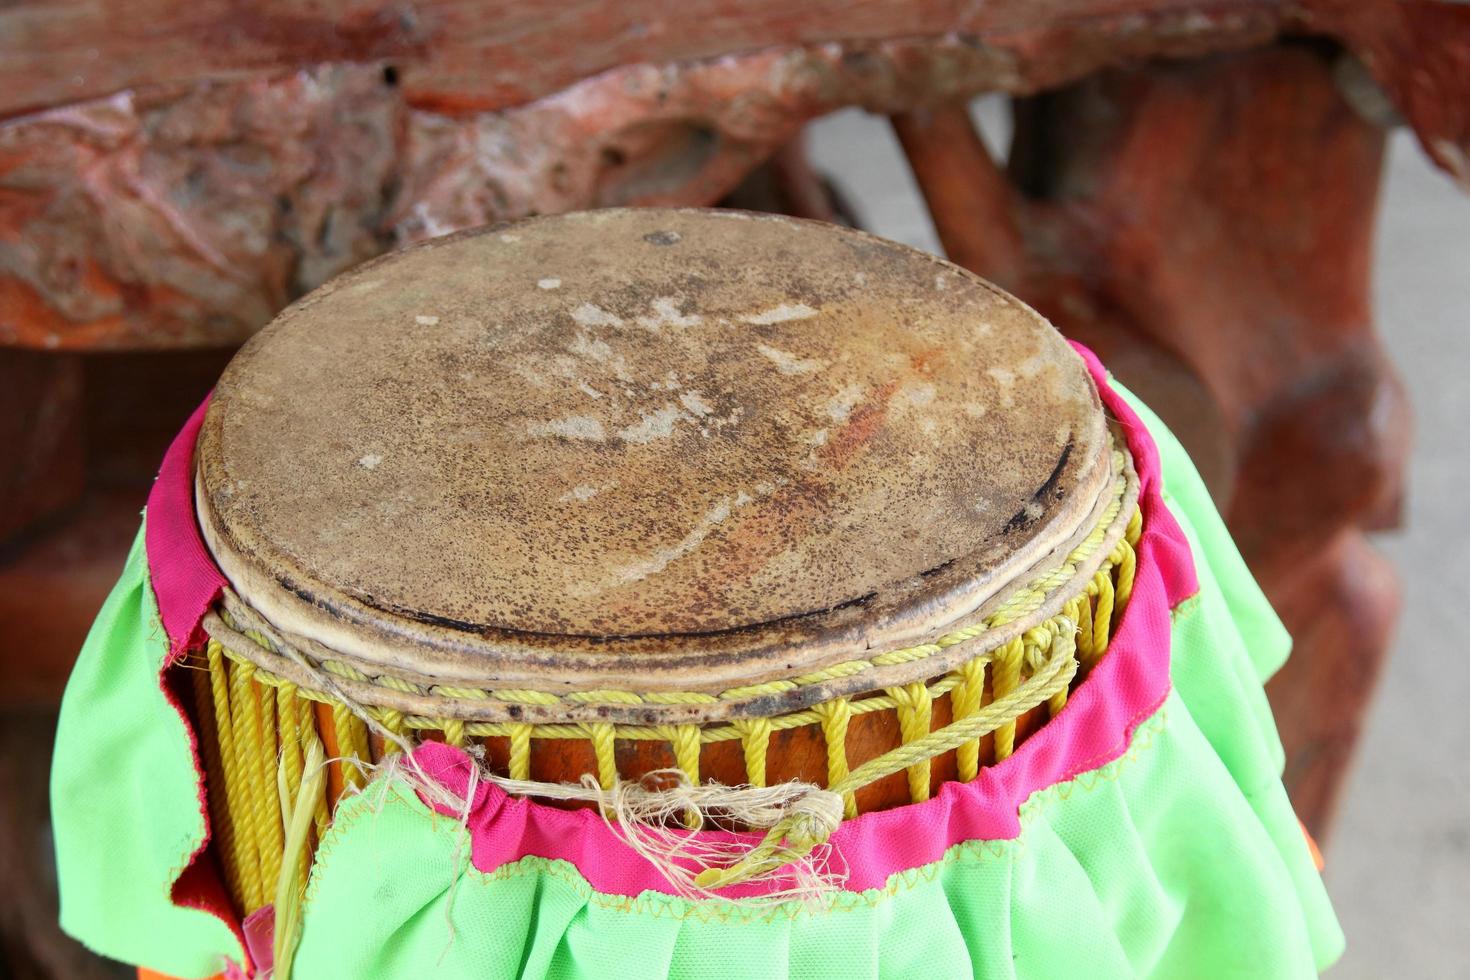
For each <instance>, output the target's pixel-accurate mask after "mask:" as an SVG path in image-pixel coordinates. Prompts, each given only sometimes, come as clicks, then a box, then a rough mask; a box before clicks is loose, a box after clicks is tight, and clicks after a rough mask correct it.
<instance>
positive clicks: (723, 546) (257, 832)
mask: <svg viewBox="0 0 1470 980" xmlns="http://www.w3.org/2000/svg"><path fill="white" fill-rule="evenodd" d="M197 461H198V462H197V481H196V503H197V509H198V515H199V521H200V525H201V528H202V530H203V532H204V538H205V540H206V542H207V543H208V546H209V549H210V551H211V552H212V554H213V556H214V558H215V560H216V561H217V563H218V565H219V567H220V568H221V569H222V570H223V572H224V573H225V575H226V577H227V578H228V579H229V582H230V585H231V588H230V590H228V591H227V592H226V594H225V596H224V598H223V600H222V601H221V603H220V604H219V607H218V608H217V609H216V610H215V612H214V613H213V614H211V615H210V616H209V617H208V618H207V619H206V621H205V627H206V629H207V631H208V632H209V634H210V637H211V642H210V643H209V644H208V647H207V650H206V653H205V654H204V655H203V657H202V663H201V666H204V667H205V668H207V669H206V670H202V671H197V672H196V674H195V676H196V694H197V703H196V706H195V707H196V711H197V715H198V718H197V721H198V723H199V726H200V731H201V741H202V744H203V748H202V752H203V756H204V759H205V765H206V768H207V770H208V774H209V778H210V785H209V798H210V801H211V811H212V814H213V816H214V820H215V824H216V826H217V827H219V828H220V829H221V833H220V834H219V837H218V845H217V846H218V848H219V851H220V856H221V859H222V863H223V865H224V866H225V869H226V873H227V874H226V876H227V878H228V880H229V885H230V888H231V890H232V892H233V893H234V898H235V900H236V901H237V902H238V904H239V905H240V906H241V907H242V909H243V911H246V912H249V911H251V910H252V909H254V908H258V907H260V906H262V905H264V904H268V903H269V901H270V896H271V895H272V894H273V887H274V882H275V880H276V877H277V876H278V875H279V873H280V869H281V866H282V863H283V862H284V863H286V864H287V865H288V867H291V868H294V869H296V870H297V871H298V872H299V873H300V874H304V873H305V868H306V865H307V859H306V858H305V857H302V856H298V855H292V856H290V857H283V855H284V854H285V842H286V839H287V837H288V836H289V833H288V826H287V825H288V823H289V820H288V819H287V817H286V816H283V814H286V815H288V814H289V812H290V810H291V809H292V808H293V807H294V805H295V803H296V797H298V796H299V794H300V787H301V786H302V785H304V783H303V771H304V767H305V764H306V760H307V758H308V755H307V751H306V748H305V746H307V745H309V743H310V741H311V739H312V738H313V737H314V736H315V737H319V738H320V740H321V742H322V743H323V744H324V746H325V750H326V753H327V754H328V755H330V756H332V757H334V758H336V759H338V760H339V761H337V762H334V763H333V765H332V769H331V773H332V775H331V780H330V784H329V785H328V786H327V787H326V790H325V792H323V793H321V795H320V799H316V800H312V801H309V804H310V805H311V806H312V807H314V809H315V810H316V814H315V817H316V830H315V835H320V833H321V832H322V829H323V827H324V825H325V823H326V822H327V821H328V820H329V819H330V806H331V801H332V800H334V799H335V798H336V796H337V794H339V793H340V792H341V791H342V789H343V788H344V786H347V785H352V784H359V785H360V784H362V783H363V782H364V781H365V780H366V779H367V778H368V774H367V772H366V770H364V769H360V768H358V767H357V766H355V765H353V764H352V761H351V760H353V759H354V758H355V759H356V760H361V761H362V762H365V763H371V762H377V761H380V760H381V759H383V758H384V756H385V755H386V754H387V753H390V752H392V751H395V750H396V748H397V747H398V745H399V744H400V742H399V740H400V739H402V740H406V741H408V742H412V741H415V740H418V739H423V738H432V739H440V740H443V741H447V742H449V743H452V744H457V745H461V746H466V747H473V746H475V745H483V747H484V761H485V763H486V765H487V767H488V770H489V771H490V772H492V773H497V774H499V775H504V776H508V777H511V778H514V779H519V780H534V781H537V782H541V783H548V784H550V783H577V782H578V781H579V780H581V779H582V778H583V777H585V776H591V777H593V778H594V779H595V780H596V782H597V783H598V784H600V785H601V786H603V787H605V788H606V787H611V786H613V785H614V784H616V783H617V782H618V781H620V780H637V779H640V778H641V777H643V776H645V775H646V774H649V773H651V772H654V771H656V770H663V769H676V770H681V771H682V772H683V773H684V775H685V776H687V778H688V779H689V780H690V781H692V782H695V783H700V782H703V783H720V784H724V785H728V786H736V785H743V784H751V785H756V786H760V785H767V784H774V783H777V782H783V781H788V780H799V781H802V782H806V783H812V784H815V785H817V786H825V787H836V786H842V787H846V789H844V798H845V810H846V813H847V815H848V816H852V815H855V814H857V813H859V812H862V811H868V810H877V809H884V808H889V807H893V806H898V805H902V804H905V803H909V802H916V801H921V800H924V799H927V798H928V797H929V796H930V794H931V793H933V792H935V791H936V790H937V788H938V787H939V786H940V785H941V784H942V783H943V782H946V781H950V780H969V779H973V778H975V776H976V773H977V772H978V770H979V769H980V767H982V766H984V765H987V764H989V763H992V762H994V761H995V760H998V759H1003V758H1005V757H1006V756H1007V755H1009V754H1010V753H1011V751H1012V750H1013V748H1014V746H1015V744H1016V742H1017V740H1018V739H1020V738H1023V737H1024V736H1025V734H1026V733H1027V732H1028V731H1029V730H1031V729H1033V728H1034V727H1035V726H1037V725H1040V724H1044V722H1045V720H1046V719H1047V717H1048V716H1049V715H1050V714H1054V713H1055V712H1057V711H1059V710H1061V708H1062V707H1063V705H1064V704H1065V702H1066V696H1067V691H1068V688H1069V682H1070V684H1072V685H1075V683H1076V680H1077V679H1079V678H1080V677H1081V676H1082V675H1084V674H1085V672H1086V670H1087V668H1088V667H1089V666H1090V665H1091V664H1092V663H1093V662H1094V661H1095V660H1096V658H1097V657H1098V656H1100V655H1101V654H1102V653H1103V652H1104V650H1105V649H1106V647H1107V643H1108V637H1109V634H1110V631H1111V629H1112V628H1113V625H1114V623H1115V621H1116V617H1117V615H1118V614H1119V613H1120V612H1121V609H1122V608H1123V606H1124V604H1125V603H1126V602H1127V598H1128V594H1129V591H1130V589H1131V583H1132V576H1133V551H1132V544H1133V543H1134V542H1136V541H1137V538H1138V534H1139V521H1138V513H1137V481H1136V477H1135V475H1134V472H1133V468H1132V462H1131V460H1130V459H1129V457H1128V455H1127V452H1126V450H1125V449H1124V448H1123V445H1122V441H1121V439H1117V438H1115V436H1114V433H1113V432H1112V431H1111V428H1110V423H1109V421H1108V419H1107V418H1106V416H1105V413H1104V412H1103V410H1102V407H1101V404H1100V401H1099V398H1098V394H1097V391H1096V389H1095V387H1094V385H1093V383H1092V381H1091V379H1090V377H1089V376H1088V374H1087V371H1086V369H1085V367H1084V365H1083V363H1082V361H1081V359H1080V358H1079V357H1078V356H1077V355H1076V354H1075V353H1074V352H1073V351H1072V350H1071V349H1070V348H1069V347H1068V346H1067V344H1066V343H1065V342H1064V341H1063V340H1062V338H1061V337H1060V336H1059V335H1057V334H1056V332H1055V331H1054V330H1052V328H1051V327H1050V326H1049V325H1047V324H1046V323H1045V321H1043V320H1042V319H1041V318H1040V317H1039V316H1038V315H1037V314H1035V313H1034V312H1033V311H1031V310H1030V309H1029V308H1027V307H1025V306H1024V305H1022V304H1021V303H1019V302H1017V301H1016V300H1014V299H1012V298H1011V297H1009V296H1007V295H1005V294H1004V293H1001V292H1000V291H998V290H996V289H994V288H993V287H991V286H989V285H988V284H986V283H984V282H982V281H980V280H978V279H976V278H975V277H973V276H971V275H969V274H968V273H966V272H964V271H962V270H960V269H958V268H956V267H954V266H952V265H950V264H948V263H946V262H943V261H940V260H938V259H935V258H933V257H931V256H928V255H925V254H923V253H920V252H917V251H915V250H912V249H909V248H905V247H903V246H899V245H896V244H893V243H890V242H885V241H882V240H879V239H876V238H873V237H871V236H867V235H864V234H861V233H857V232H852V231H848V230H844V229H839V228H835V227H831V226H826V225H819V224H815V223H809V222H801V221H795V220H792V219H788V218H781V217H774V216H767V215H752V214H744V213H739V212H713V211H670V210H615V211H602V212H589V213H585V214H574V215H566V216H560V217H555V218H540V219H533V220H530V221H526V222H522V223H519V224H516V225H511V226H506V227H503V228H497V229H491V230H487V231H481V232H474V233H470V234H462V235H456V236H451V237H449V238H445V239H439V240H435V241H432V242H428V243H425V244H423V245H419V246H415V247H413V248H409V249H406V250H404V251H402V252H399V253H396V254H394V255H391V256H388V257H386V258H384V259H380V260H378V261H375V262H371V263H368V264H367V265H364V266H362V267H360V268H358V269H357V270H355V271H353V272H351V273H349V274H347V275H345V276H343V277H341V278H339V279H337V280H335V281H333V282H332V283H330V284H329V285H327V286H325V287H323V288H322V289H320V290H318V291H316V292H314V293H313V294H311V295H310V296H308V297H307V298H305V299H304V300H302V301H300V302H299V303H297V304H296V305H294V306H293V307H291V308H290V309H288V310H287V311H285V312H284V313H283V314H281V316H280V317H278V318H277V319H276V321H275V322H274V323H273V324H272V325H271V326H269V327H268V328H267V329H266V330H264V331H262V332H261V333H260V334H259V335H258V336H257V337H256V338H255V339H254V340H252V341H251V342H250V343H249V344H247V345H246V347H245V348H244V349H243V350H242V351H241V353H240V354H239V356H238V357H237V358H236V359H235V361H234V362H233V363H232V364H231V366H230V368H229V369H228V370H227V372H226V373H225V375H224V377H223V379H222V380H221V382H220V385H219V387H218V389H217V391H216V393H215V395H214V399H213V401H212V403H211V405H210V408H209V411H208V414H207V416H206V419H205V422H204V427H203V430H202V434H201V437H200V441H199V445H198V453H197ZM966 719H969V720H970V727H969V728H966V729H964V730H963V732H962V734H966V735H967V736H968V737H965V738H963V739H959V738H952V739H949V741H945V736H944V735H943V733H952V732H955V731H957V730H958V729H956V728H955V726H956V725H957V724H959V723H961V722H964V721H965V720H966ZM976 719H988V720H987V721H986V723H985V724H984V725H977V723H976V721H975V720H976ZM369 726H371V728H370V727H369ZM905 747H907V748H908V749H909V750H910V751H909V754H908V755H907V756H904V757H903V758H902V759H901V760H900V761H902V762H903V763H904V764H903V765H902V766H901V768H899V769H896V770H895V769H893V768H892V766H891V765H888V766H886V767H880V768H884V769H885V770H886V771H884V772H882V773H881V775H879V776H878V777H877V778H874V779H872V780H870V781H866V782H864V781H863V780H862V779H861V778H859V777H860V776H861V775H862V774H863V773H866V772H868V771H870V770H872V771H877V770H873V768H872V767H873V766H874V765H875V764H876V762H877V761H882V760H889V761H891V760H892V759H894V758H895V755H894V753H895V752H897V751H898V750H900V749H903V748H905ZM865 767H867V768H865ZM308 844H309V842H308Z"/></svg>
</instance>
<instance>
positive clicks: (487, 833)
mask: <svg viewBox="0 0 1470 980" xmlns="http://www.w3.org/2000/svg"><path fill="white" fill-rule="evenodd" d="M1076 346H1077V350H1078V352H1079V353H1080V354H1081V355H1082V357H1083V359H1084V360H1085V361H1086V362H1087V366H1088V369H1089V370H1090V371H1091V372H1092V375H1093V378H1094V379H1095V380H1096V382H1097V385H1098V389H1099V391H1100V392H1101V394H1102V400H1103V404H1104V405H1105V406H1106V407H1107V409H1108V411H1109V412H1111V413H1112V414H1113V416H1114V417H1115V418H1116V419H1118V421H1119V423H1120V424H1121V425H1122V428H1123V430H1124V432H1125V434H1126V436H1125V437H1126V438H1127V440H1128V446H1129V449H1130V450H1132V452H1133V456H1134V463H1135V465H1136V466H1137V468H1138V474H1139V481H1140V503H1141V506H1142V508H1143V514H1144V531H1143V536H1142V538H1141V539H1140V541H1139V544H1138V566H1137V573H1136V578H1135V582H1134V586H1133V596H1132V598H1131V599H1130V600H1129V603H1128V608H1127V610H1126V611H1125V613H1124V615H1123V617H1122V621H1121V622H1120V623H1119V626H1118V630H1117V632H1116V633H1115V634H1114V637H1113V640H1112V643H1111V644H1110V646H1109V648H1108V654H1107V656H1105V657H1104V658H1103V659H1102V661H1101V662H1100V663H1099V664H1098V665H1097V667H1096V668H1094V669H1093V671H1092V673H1091V674H1090V675H1089V676H1088V678H1087V680H1086V681H1085V682H1084V683H1083V684H1082V685H1080V686H1079V687H1078V689H1077V690H1076V691H1075V692H1074V693H1073V694H1072V696H1071V697H1070V698H1069V699H1068V701H1067V707H1066V709H1065V710H1064V711H1063V712H1062V713H1061V714H1060V715H1058V716H1057V717H1056V718H1055V719H1053V720H1052V721H1050V722H1048V723H1047V724H1046V725H1044V726H1043V727H1042V728H1041V729H1040V730H1039V731H1038V732H1036V733H1035V734H1033V735H1032V736H1031V737H1030V738H1028V739H1026V741H1025V742H1023V743H1022V744H1021V746H1020V747H1019V748H1018V749H1017V750H1016V752H1015V754H1014V755H1012V756H1011V757H1010V758H1008V759H1006V760H1005V761H1003V762H1001V763H999V764H997V765H994V766H988V767H985V768H982V769H981V771H980V775H979V777H978V778H976V779H975V780H974V781H972V782H969V783H953V782H952V783H946V784H945V785H944V786H943V787H942V788H941V789H940V791H939V793H938V794H937V795H936V796H935V797H934V798H933V799H931V800H928V801H927V802H924V803H917V804H911V805H909V806H903V807H899V808H896V809H893V810H883V811H879V812H875V813H865V814H862V815H860V816H858V817H857V818H856V819H853V820H849V821H846V822H845V823H843V824H842V826H841V827H840V828H838V830H837V832H836V833H835V834H833V835H832V840H831V843H832V847H833V852H834V854H835V855H837V857H835V858H834V865H833V866H834V867H837V868H840V867H842V866H843V865H844V864H845V866H846V867H847V870H848V877H847V880H846V882H845V884H844V886H843V887H845V888H846V889H848V890H851V891H864V890H867V889H870V888H881V887H883V886H884V885H885V884H886V882H887V880H888V878H889V877H890V876H892V875H893V874H895V873H898V872H901V871H905V870H908V869H910V868H915V867H919V866H921V865H926V864H931V863H933V862H935V861H938V860H939V859H940V858H941V857H943V855H944V852H945V851H946V850H948V849H949V848H950V847H952V846H954V845H955V844H958V843H961V842H964V841H972V840H1009V839H1012V838H1015V837H1017V836H1018V835H1019V834H1020V832H1021V825H1020V819H1019V810H1020V807H1021V804H1022V803H1023V802H1025V800H1026V799H1027V798H1028V797H1029V796H1031V794H1033V793H1035V792H1036V791H1037V790H1041V789H1045V788H1046V787H1048V786H1052V785H1054V784H1056V783H1059V782H1064V781H1066V780H1068V779H1071V778H1073V777H1075V776H1078V775H1080V774H1082V773H1084V772H1088V771H1090V770H1093V769H1097V768H1098V767H1100V766H1103V765H1105V764H1107V763H1108V762H1111V761H1112V760H1114V759H1116V758H1118V757H1119V756H1120V755H1122V753H1123V751H1124V750H1125V749H1126V748H1127V746H1128V742H1129V740H1130V739H1131V738H1132V735H1133V731H1134V729H1135V728H1136V727H1137V726H1138V724H1139V723H1140V722H1142V721H1143V720H1144V719H1146V718H1148V717H1149V716H1150V715H1152V714H1153V713H1154V712H1155V711H1157V710H1158V708H1159V706H1160V705H1161V704H1162V703H1163V701H1164V698H1165V697H1166V696H1167V695H1168V693H1169V644H1170V627H1171V619H1170V611H1171V610H1172V609H1173V607H1174V606H1176V605H1177V604H1178V603H1179V602H1181V601H1182V600H1184V599H1186V598H1188V597H1189V596H1191V595H1193V594H1194V593H1195V592H1196V591H1198V588H1199V586H1198V582H1197V580H1196V578H1195V573H1194V563H1193V560H1192V558H1191V555H1190V551H1189V544H1188V542H1187V541H1186V539H1185V537H1184V534H1183V532H1182V531H1181V530H1180V528H1179V525H1178V524H1177V523H1176V522H1175V521H1174V518H1173V517H1172V516H1171V515H1170V514H1169V512H1168V510H1167V509H1166V508H1165V507H1164V503H1163V500H1162V498H1161V497H1160V492H1159V491H1160V487H1159V456H1158V450H1157V448H1156V447H1155V445H1154V442H1153V439H1152V438H1151V437H1150V436H1149V434H1148V432H1147V430H1146V429H1145V428H1144V426H1143V423H1142V421H1140V419H1139V418H1138V416H1137V415H1136V414H1135V413H1134V412H1133V410H1132V409H1131V408H1129V407H1128V405H1127V404H1126V403H1125V402H1124V401H1123V399H1122V398H1121V397H1119V396H1118V394H1117V393H1116V392H1114V391H1113V390H1112V388H1111V387H1110V386H1109V385H1108V381H1107V375H1106V373H1105V372H1104V370H1103V368H1102V365H1101V364H1100V363H1099V362H1098V360H1097V358H1096V357H1094V356H1093V355H1092V353H1091V352H1090V351H1088V350H1087V349H1086V348H1083V347H1081V346H1080V345H1076ZM415 758H416V759H417V760H418V761H419V763H420V764H421V765H422V766H423V768H424V769H425V771H426V772H427V773H428V774H430V775H431V776H433V777H435V778H437V779H439V780H440V781H441V782H443V783H444V785H445V786H447V787H448V788H450V789H451V790H453V791H454V792H455V793H457V794H459V795H461V796H462V795H464V793H465V791H466V789H467V788H468V784H469V776H470V760H469V758H468V757H467V756H466V755H465V754H464V753H463V752H461V751H460V750H459V749H456V748H452V747H450V746H446V745H443V744H440V743H435V742H431V743H426V744H424V745H422V746H421V747H420V748H419V749H418V750H417V751H416V752H415ZM445 812H446V813H447V812H448V811H445ZM451 815H452V814H451ZM468 826H469V830H470V834H471V841H472V845H471V860H472V861H473V863H474V866H475V867H476V868H478V869H479V870H481V871H486V872H488V871H493V870H495V869H496V868H498V867H500V866H502V865H505V864H509V863H512V862H514V861H518V860H520V859H521V858H523V857H527V856H536V857H542V858H551V859H559V860H564V861H568V862H570V863H571V864H573V865H574V866H575V867H576V868H577V870H578V871H579V872H580V873H581V874H582V876H583V877H585V878H586V879H587V881H588V883H589V884H590V885H591V886H592V887H593V888H594V889H596V890H597V891H599V892H602V893H604V894H613V895H626V896H630V897H631V896H636V895H638V894H640V893H642V892H645V891H655V892H663V893H666V894H673V888H672V887H671V886H670V885H669V883H668V881H667V880H666V879H665V878H664V877H663V875H662V874H660V873H659V872H658V870H657V869H655V868H654V867H653V865H651V864H650V863H649V862H648V861H646V860H644V859H643V858H642V857H640V856H639V855H638V854H636V853H635V852H633V851H632V850H631V849H630V848H628V847H627V845H626V844H624V843H623V842H622V841H621V840H620V839H619V838H618V837H617V835H616V834H615V833H614V832H613V831H612V830H610V829H609V828H608V827H607V826H606V825H605V824H604V823H603V821H602V818H601V817H600V816H599V815H598V814H597V813H595V812H593V811H591V810H574V811H567V810H560V809H557V808H555V807H549V806H545V805H542V804H538V803H532V802H530V801H528V800H525V799H522V798H517V797H511V796H508V795H507V794H506V793H504V792H503V791H502V790H500V789H499V788H498V787H495V786H493V785H491V784H488V783H483V782H482V783H479V784H478V785H477V787H476V790H475V795H474V799H473V800H472V801H471V807H470V812H469V822H468ZM702 833H705V834H708V835H710V836H711V837H714V838H717V839H725V840H742V839H743V840H747V841H749V842H751V843H753V842H754V841H755V840H757V839H759V838H758V835H755V834H730V833H724V832H712V831H704V832H702ZM789 884H790V882H782V881H779V880H778V881H774V882H767V883H765V884H762V885H745V886H740V887H736V888H731V889H728V890H727V891H726V892H723V893H722V894H726V895H728V896H729V897H731V898H739V897H748V896H752V895H757V894H761V893H762V892H766V891H770V890H774V889H777V888H780V887H784V886H786V885H789Z"/></svg>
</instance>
